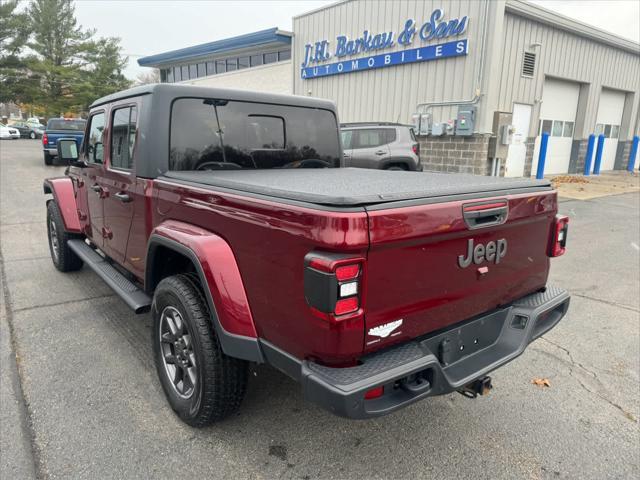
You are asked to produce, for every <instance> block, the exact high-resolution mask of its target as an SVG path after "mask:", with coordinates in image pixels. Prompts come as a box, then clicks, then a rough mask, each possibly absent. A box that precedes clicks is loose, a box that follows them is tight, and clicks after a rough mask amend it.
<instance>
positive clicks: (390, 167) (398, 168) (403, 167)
mask: <svg viewBox="0 0 640 480" xmlns="http://www.w3.org/2000/svg"><path fill="white" fill-rule="evenodd" d="M385 170H402V171H406V170H407V167H406V166H405V165H401V164H396V165H389V166H388V167H387V168H385Z"/></svg>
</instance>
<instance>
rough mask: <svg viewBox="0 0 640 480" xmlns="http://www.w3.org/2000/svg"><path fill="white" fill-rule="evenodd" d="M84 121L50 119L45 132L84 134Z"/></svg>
mask: <svg viewBox="0 0 640 480" xmlns="http://www.w3.org/2000/svg"><path fill="white" fill-rule="evenodd" d="M86 124H87V121H86V120H65V119H63V118H52V119H51V120H49V121H48V122H47V130H74V131H77V132H84V127H85V125H86Z"/></svg>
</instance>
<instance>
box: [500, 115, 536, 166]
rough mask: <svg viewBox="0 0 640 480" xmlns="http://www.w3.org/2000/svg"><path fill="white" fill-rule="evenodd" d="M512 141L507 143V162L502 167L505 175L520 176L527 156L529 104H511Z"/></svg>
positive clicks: (529, 118) (529, 119)
mask: <svg viewBox="0 0 640 480" xmlns="http://www.w3.org/2000/svg"><path fill="white" fill-rule="evenodd" d="M512 122H513V126H514V127H515V132H514V134H513V143H512V144H511V145H509V153H508V154H507V163H506V164H505V168H504V176H505V177H522V176H523V175H524V164H525V159H526V156H527V144H526V142H527V136H528V135H529V125H530V122H531V105H526V104H524V103H514V104H513V120H512Z"/></svg>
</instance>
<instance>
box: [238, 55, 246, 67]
mask: <svg viewBox="0 0 640 480" xmlns="http://www.w3.org/2000/svg"><path fill="white" fill-rule="evenodd" d="M238 68H249V57H239V58H238Z"/></svg>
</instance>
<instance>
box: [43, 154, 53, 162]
mask: <svg viewBox="0 0 640 480" xmlns="http://www.w3.org/2000/svg"><path fill="white" fill-rule="evenodd" d="M52 163H53V157H52V156H51V154H50V153H49V152H44V164H45V165H51V164H52Z"/></svg>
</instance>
